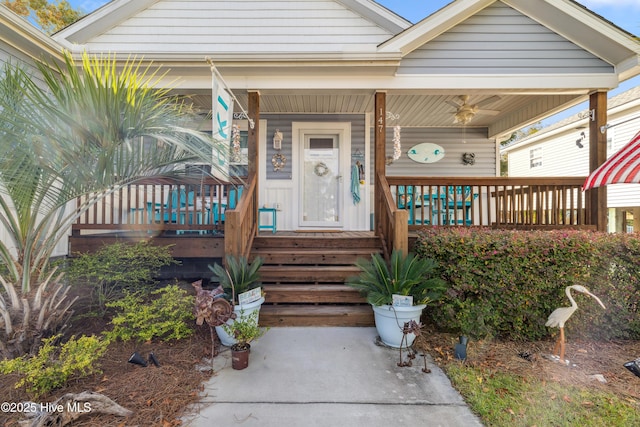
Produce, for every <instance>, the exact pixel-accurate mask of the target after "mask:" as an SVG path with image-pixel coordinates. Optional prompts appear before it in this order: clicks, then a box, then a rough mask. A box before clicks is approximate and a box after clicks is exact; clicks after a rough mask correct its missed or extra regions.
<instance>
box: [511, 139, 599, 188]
mask: <svg viewBox="0 0 640 427" xmlns="http://www.w3.org/2000/svg"><path fill="white" fill-rule="evenodd" d="M580 132H581V130H574V131H572V132H568V133H565V134H563V135H560V136H558V137H555V138H553V139H549V140H544V141H541V142H539V143H537V144H529V145H527V146H526V147H523V148H521V149H519V150H513V151H511V152H509V176H512V177H515V176H586V175H588V174H589V143H588V141H587V140H586V139H585V140H584V141H582V144H583V148H579V147H578V146H577V145H576V140H577V139H578V138H579V137H580ZM539 147H542V166H538V167H535V168H531V167H530V152H531V150H533V149H535V148H539Z"/></svg>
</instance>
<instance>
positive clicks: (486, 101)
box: [476, 95, 502, 108]
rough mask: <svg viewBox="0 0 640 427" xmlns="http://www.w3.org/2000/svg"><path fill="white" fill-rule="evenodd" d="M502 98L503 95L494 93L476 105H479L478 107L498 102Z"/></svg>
mask: <svg viewBox="0 0 640 427" xmlns="http://www.w3.org/2000/svg"><path fill="white" fill-rule="evenodd" d="M501 99H502V97H500V96H498V95H494V96H491V97H489V98H487V99H483V100H482V101H480V102H477V103H476V105H477V106H478V108H480V107H482V106H483V105H489V104H493V103H494V102H498V101H500V100H501Z"/></svg>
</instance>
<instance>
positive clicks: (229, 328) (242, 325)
mask: <svg viewBox="0 0 640 427" xmlns="http://www.w3.org/2000/svg"><path fill="white" fill-rule="evenodd" d="M222 328H223V329H224V331H225V332H226V333H227V334H228V335H229V336H232V337H234V338H235V341H236V342H235V344H232V345H231V367H232V368H233V369H238V370H240V369H244V368H246V367H247V366H249V354H250V353H251V344H249V343H250V342H251V341H253V340H255V339H257V338H260V337H261V336H262V335H264V333H265V331H266V330H265V329H263V328H260V327H259V326H258V311H257V310H254V311H252V312H251V313H250V314H246V313H245V312H244V310H241V311H240V316H238V318H236V320H235V321H233V322H231V323H225V324H224V325H222Z"/></svg>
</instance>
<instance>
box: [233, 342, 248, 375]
mask: <svg viewBox="0 0 640 427" xmlns="http://www.w3.org/2000/svg"><path fill="white" fill-rule="evenodd" d="M249 353H251V346H250V345H249V344H247V348H246V349H243V350H235V349H234V346H232V347H231V367H232V368H233V369H236V370H241V369H244V368H246V367H247V366H249Z"/></svg>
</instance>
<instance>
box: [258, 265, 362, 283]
mask: <svg viewBox="0 0 640 427" xmlns="http://www.w3.org/2000/svg"><path fill="white" fill-rule="evenodd" d="M359 272H360V270H359V269H358V267H356V266H350V265H333V266H308V265H263V266H262V267H261V268H260V278H261V280H262V282H264V283H267V284H268V283H291V282H294V283H344V281H345V280H346V279H347V278H348V277H351V276H356V275H358V274H359Z"/></svg>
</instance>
